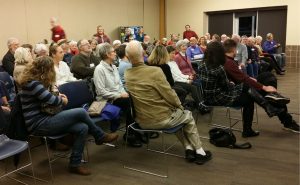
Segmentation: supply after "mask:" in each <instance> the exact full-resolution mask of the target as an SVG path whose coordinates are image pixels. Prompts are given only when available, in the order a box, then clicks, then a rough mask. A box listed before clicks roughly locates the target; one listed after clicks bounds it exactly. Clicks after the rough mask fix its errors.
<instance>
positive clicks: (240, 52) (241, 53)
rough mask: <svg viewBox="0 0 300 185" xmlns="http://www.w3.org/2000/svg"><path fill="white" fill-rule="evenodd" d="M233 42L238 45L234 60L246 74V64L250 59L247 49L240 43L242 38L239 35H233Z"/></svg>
mask: <svg viewBox="0 0 300 185" xmlns="http://www.w3.org/2000/svg"><path fill="white" fill-rule="evenodd" d="M232 40H234V41H235V42H236V44H237V47H236V55H235V57H234V60H235V61H237V62H238V64H239V68H240V69H241V70H242V71H244V72H246V64H247V59H248V52H247V47H246V46H245V45H244V44H241V43H240V40H241V38H240V36H239V35H236V34H233V35H232Z"/></svg>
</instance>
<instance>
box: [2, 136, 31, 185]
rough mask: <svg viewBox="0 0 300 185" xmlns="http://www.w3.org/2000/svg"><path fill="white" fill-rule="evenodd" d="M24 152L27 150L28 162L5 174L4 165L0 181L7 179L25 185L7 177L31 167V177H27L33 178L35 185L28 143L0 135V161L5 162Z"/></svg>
mask: <svg viewBox="0 0 300 185" xmlns="http://www.w3.org/2000/svg"><path fill="white" fill-rule="evenodd" d="M25 150H28V156H29V162H28V163H26V164H24V165H23V166H20V167H16V169H15V170H13V171H10V172H7V169H6V165H5V174H4V175H1V176H0V180H1V178H4V177H9V178H11V179H13V180H15V181H17V182H19V183H22V184H26V183H24V182H22V181H20V180H18V179H16V178H13V177H10V176H9V175H10V174H12V173H15V172H18V171H19V170H22V169H24V168H26V167H29V166H31V171H32V176H29V177H33V179H34V183H35V184H36V179H35V174H34V170H33V165H32V159H31V152H30V148H29V147H28V143H27V142H26V141H19V140H13V139H9V138H8V137H7V136H6V135H4V134H2V135H0V161H2V160H5V159H7V158H9V157H12V156H14V155H17V154H20V153H21V152H23V151H25Z"/></svg>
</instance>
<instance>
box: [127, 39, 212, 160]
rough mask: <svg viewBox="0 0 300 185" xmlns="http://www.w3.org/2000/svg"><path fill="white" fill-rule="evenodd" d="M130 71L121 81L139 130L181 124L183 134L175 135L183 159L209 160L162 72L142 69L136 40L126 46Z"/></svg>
mask: <svg viewBox="0 0 300 185" xmlns="http://www.w3.org/2000/svg"><path fill="white" fill-rule="evenodd" d="M126 55H127V56H128V59H129V61H130V62H131V63H132V68H131V69H128V70H127V71H126V72H125V81H126V86H127V89H128V91H129V92H130V94H131V96H132V100H133V103H134V106H135V111H136V121H137V122H138V123H139V125H140V127H141V128H143V129H164V128H172V127H174V126H177V125H179V124H181V123H184V124H185V126H184V135H181V132H178V133H177V134H176V135H177V137H178V139H179V140H180V141H181V142H182V144H183V145H184V147H185V149H186V159H187V160H188V161H189V162H192V161H194V162H195V163H196V164H204V163H205V162H207V161H209V160H210V159H211V152H210V151H204V149H203V148H202V144H201V141H200V138H199V134H198V130H197V126H196V125H195V121H194V118H193V116H192V113H191V112H190V111H187V110H184V109H183V107H182V105H181V104H180V101H179V99H178V97H177V96H176V94H175V92H174V90H172V89H171V86H170V84H169V83H168V82H167V80H166V78H165V76H164V74H163V72H162V70H161V69H160V68H158V67H154V66H146V65H144V61H143V48H142V46H141V44H140V43H139V42H137V41H131V42H130V43H129V44H128V45H127V47H126Z"/></svg>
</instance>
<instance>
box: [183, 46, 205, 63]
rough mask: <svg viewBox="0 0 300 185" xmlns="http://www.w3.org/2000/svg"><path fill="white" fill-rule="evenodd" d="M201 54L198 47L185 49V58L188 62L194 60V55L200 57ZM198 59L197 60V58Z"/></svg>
mask: <svg viewBox="0 0 300 185" xmlns="http://www.w3.org/2000/svg"><path fill="white" fill-rule="evenodd" d="M200 54H203V51H202V50H201V48H200V47H199V46H197V45H196V46H190V47H188V48H187V50H186V56H187V57H188V58H189V59H190V60H194V56H195V55H200ZM197 59H199V58H197Z"/></svg>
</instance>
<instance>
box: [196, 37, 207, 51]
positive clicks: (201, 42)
mask: <svg viewBox="0 0 300 185" xmlns="http://www.w3.org/2000/svg"><path fill="white" fill-rule="evenodd" d="M198 45H199V47H200V48H201V50H202V52H203V53H204V52H205V50H206V47H207V41H206V39H205V36H202V37H200V38H199V42H198Z"/></svg>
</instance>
